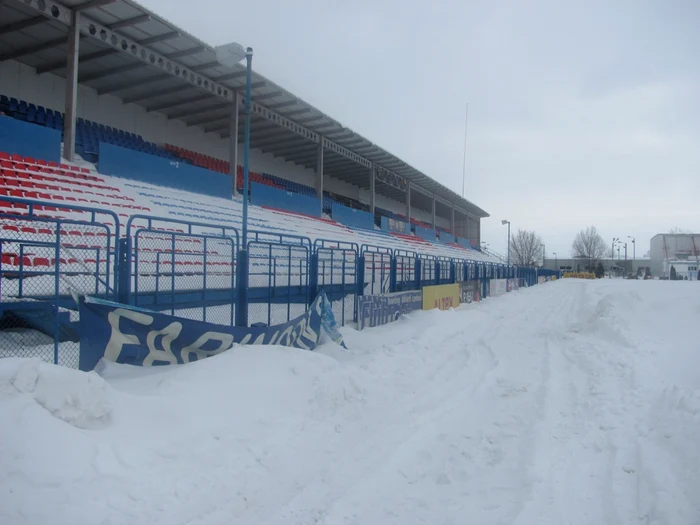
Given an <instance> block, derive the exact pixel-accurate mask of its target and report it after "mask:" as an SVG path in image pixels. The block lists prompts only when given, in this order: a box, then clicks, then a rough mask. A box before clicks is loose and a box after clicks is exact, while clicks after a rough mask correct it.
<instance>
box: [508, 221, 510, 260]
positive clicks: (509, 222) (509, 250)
mask: <svg viewBox="0 0 700 525" xmlns="http://www.w3.org/2000/svg"><path fill="white" fill-rule="evenodd" d="M508 267H510V221H508Z"/></svg>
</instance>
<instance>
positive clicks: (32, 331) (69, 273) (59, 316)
mask: <svg viewBox="0 0 700 525" xmlns="http://www.w3.org/2000/svg"><path fill="white" fill-rule="evenodd" d="M0 210H2V212H1V213H0V357H25V358H28V357H36V358H39V359H42V360H45V361H48V362H52V363H56V364H61V365H65V366H70V367H77V366H78V360H79V340H80V337H79V314H78V304H77V302H76V298H77V297H78V296H79V295H91V296H96V297H101V298H106V299H114V298H115V274H114V270H115V261H116V235H117V234H116V228H117V227H118V219H117V218H116V216H115V215H114V214H111V213H102V212H100V211H99V210H91V209H86V208H78V207H75V208H73V207H61V208H56V207H53V206H51V205H48V204H47V205H45V204H42V203H36V202H31V201H23V200H17V199H8V200H7V201H4V200H0ZM99 220H103V221H104V222H98V221H99ZM108 221H109V222H108ZM115 225H116V226H115Z"/></svg>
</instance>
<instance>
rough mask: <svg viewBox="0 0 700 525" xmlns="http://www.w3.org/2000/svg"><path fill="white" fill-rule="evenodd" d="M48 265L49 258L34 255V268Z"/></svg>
mask: <svg viewBox="0 0 700 525" xmlns="http://www.w3.org/2000/svg"><path fill="white" fill-rule="evenodd" d="M44 266H45V267H49V266H51V264H50V263H49V259H48V258H46V257H35V258H34V268H38V267H44Z"/></svg>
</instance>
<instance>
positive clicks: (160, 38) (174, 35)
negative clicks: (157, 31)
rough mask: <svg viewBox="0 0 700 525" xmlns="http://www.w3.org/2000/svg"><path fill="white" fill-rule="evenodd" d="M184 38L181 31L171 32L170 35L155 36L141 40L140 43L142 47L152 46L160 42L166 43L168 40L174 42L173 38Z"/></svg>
mask: <svg viewBox="0 0 700 525" xmlns="http://www.w3.org/2000/svg"><path fill="white" fill-rule="evenodd" d="M180 36H182V33H180V32H179V31H170V32H168V33H163V34H161V35H154V36H151V37H148V38H144V39H143V40H139V41H138V43H139V44H140V45H142V46H150V45H151V44H158V43H160V42H165V41H166V40H172V39H173V38H178V37H180Z"/></svg>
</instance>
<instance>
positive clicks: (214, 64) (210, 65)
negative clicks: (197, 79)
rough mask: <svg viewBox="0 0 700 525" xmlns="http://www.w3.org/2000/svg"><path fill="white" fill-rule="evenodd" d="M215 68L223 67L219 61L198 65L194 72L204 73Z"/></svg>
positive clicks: (193, 69)
mask: <svg viewBox="0 0 700 525" xmlns="http://www.w3.org/2000/svg"><path fill="white" fill-rule="evenodd" d="M213 67H221V64H219V63H218V62H217V61H214V62H205V63H204V64H197V65H196V66H192V71H204V70H205V69H211V68H213Z"/></svg>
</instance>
